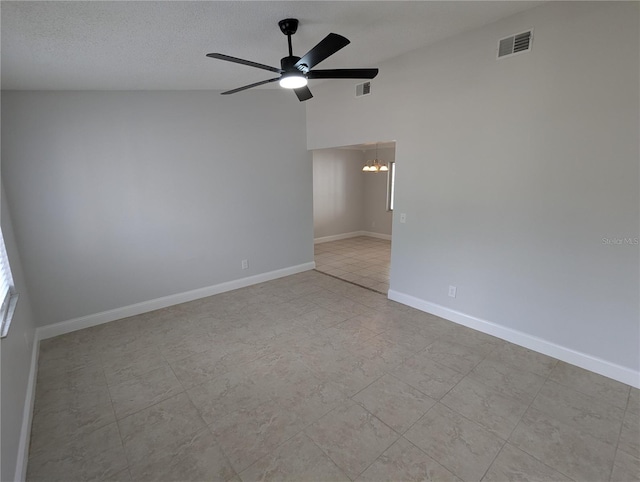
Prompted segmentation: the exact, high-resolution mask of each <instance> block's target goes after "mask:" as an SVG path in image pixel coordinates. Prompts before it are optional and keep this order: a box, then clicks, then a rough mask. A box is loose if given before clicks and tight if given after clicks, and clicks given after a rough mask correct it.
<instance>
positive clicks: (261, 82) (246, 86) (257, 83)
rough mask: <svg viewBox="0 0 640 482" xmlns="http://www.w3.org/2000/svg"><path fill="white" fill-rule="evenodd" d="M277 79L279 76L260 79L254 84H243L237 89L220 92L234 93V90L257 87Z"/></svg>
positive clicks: (225, 93)
mask: <svg viewBox="0 0 640 482" xmlns="http://www.w3.org/2000/svg"><path fill="white" fill-rule="evenodd" d="M277 80H280V77H276V78H275V79H268V80H262V81H260V82H256V83H255V84H249V85H245V86H244V87H238V88H237V89H233V90H228V91H226V92H222V95H229V94H235V93H236V92H240V91H243V90H247V89H250V88H252V87H258V86H259V85H263V84H269V83H271V82H275V81H277Z"/></svg>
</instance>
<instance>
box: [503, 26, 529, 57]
mask: <svg viewBox="0 0 640 482" xmlns="http://www.w3.org/2000/svg"><path fill="white" fill-rule="evenodd" d="M532 41H533V30H527V31H526V32H522V33H519V34H517V35H511V36H509V37H505V38H503V39H500V41H499V42H498V58H499V59H501V58H504V57H509V56H511V55H516V54H522V53H524V52H529V51H531V42H532Z"/></svg>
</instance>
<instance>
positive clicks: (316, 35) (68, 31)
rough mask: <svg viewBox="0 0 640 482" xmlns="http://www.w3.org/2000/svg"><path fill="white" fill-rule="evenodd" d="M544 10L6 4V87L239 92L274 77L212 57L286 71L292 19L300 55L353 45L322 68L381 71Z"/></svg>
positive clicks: (510, 6) (511, 5) (506, 5)
mask: <svg viewBox="0 0 640 482" xmlns="http://www.w3.org/2000/svg"><path fill="white" fill-rule="evenodd" d="M541 3H542V2H527V1H522V2H520V1H513V2H508V1H497V2H493V1H476V2H462V1H461V2H456V1H453V2H430V1H429V2H420V1H417V2H416V1H414V2H402V1H388V2H385V1H373V2H364V1H354V2H351V1H336V2H327V1H284V2H271V1H257V2H249V1H222V2H206V1H190V2H189V1H140V2H136V1H131V2H124V1H117V2H102V1H84V2H75V1H71V2H63V1H61V2H57V1H55V2H53V1H40V2H29V1H16V2H11V1H3V2H2V6H1V10H0V14H1V17H2V25H1V27H2V29H1V35H2V44H1V45H2V72H1V73H2V77H1V79H2V88H3V89H10V90H12V89H14V90H15V89H19V90H201V89H214V90H217V89H231V88H234V87H238V86H241V85H244V84H249V83H252V82H256V81H259V80H263V79H266V78H268V77H269V73H267V72H264V71H260V70H257V69H253V68H250V67H246V66H242V65H237V64H229V63H226V62H221V61H219V60H213V59H208V58H206V57H205V54H206V53H208V52H221V53H225V54H228V55H232V56H235V57H242V58H246V59H250V60H253V61H255V62H259V63H263V64H269V65H273V66H279V62H280V58H281V57H284V56H285V55H287V40H286V37H285V36H284V35H283V34H282V33H281V32H280V30H279V28H278V21H279V20H281V19H283V18H288V17H294V18H298V19H299V20H300V27H299V29H298V33H296V35H295V36H294V37H293V48H294V54H298V55H302V54H304V53H305V52H306V51H307V50H309V49H310V48H311V47H313V46H314V45H315V44H316V43H317V42H318V41H320V40H321V39H322V38H324V37H325V36H326V35H327V34H328V33H329V32H335V33H339V34H341V35H344V36H346V37H347V38H348V39H350V40H351V44H350V45H348V46H347V47H345V48H344V49H343V50H341V51H340V52H338V53H337V54H335V55H334V56H333V57H331V58H330V59H328V60H326V61H325V62H323V63H322V65H321V68H325V69H326V68H345V67H376V66H377V65H378V64H379V63H380V62H382V61H384V60H386V59H389V58H391V57H394V56H396V55H399V54H402V53H406V52H409V51H411V50H414V49H417V48H420V47H422V46H425V45H428V44H430V43H433V42H437V41H439V40H442V39H444V38H447V37H449V36H452V35H455V34H458V33H460V32H463V31H467V30H471V29H474V28H478V27H480V26H482V25H485V24H487V23H490V22H492V21H495V20H497V19H500V18H503V17H506V16H509V15H512V14H514V13H516V12H519V11H522V10H526V9H528V8H532V7H534V6H537V5H539V4H541ZM265 74H266V75H265ZM313 82H317V81H313ZM267 88H277V84H271V86H270V87H267Z"/></svg>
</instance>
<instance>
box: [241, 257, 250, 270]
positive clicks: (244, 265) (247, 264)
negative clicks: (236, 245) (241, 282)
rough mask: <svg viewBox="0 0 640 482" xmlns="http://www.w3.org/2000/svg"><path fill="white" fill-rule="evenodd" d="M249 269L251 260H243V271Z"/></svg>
mask: <svg viewBox="0 0 640 482" xmlns="http://www.w3.org/2000/svg"><path fill="white" fill-rule="evenodd" d="M248 268H249V260H247V259H243V260H242V269H248Z"/></svg>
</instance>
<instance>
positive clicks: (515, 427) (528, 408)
mask: <svg viewBox="0 0 640 482" xmlns="http://www.w3.org/2000/svg"><path fill="white" fill-rule="evenodd" d="M556 364H557V363H556ZM554 368H555V366H554ZM552 373H553V369H552V370H549V373H548V374H547V376H546V377H545V379H544V382H543V383H541V384H540V387H539V388H538V390H536V393H535V395H534V396H533V397H532V398H531V401H530V402H529V405H527V409H526V410H525V411H524V412H523V413H522V415H521V416H520V419H519V420H518V423H517V424H516V425H515V426H514V427H513V429H512V430H511V433H510V434H509V436H508V437H507V443H508V442H509V441H510V440H511V437H512V436H513V433H514V432H515V431H516V430H517V428H518V427H519V426H520V424H521V423H522V419H523V418H524V416H525V414H526V413H527V412H528V411H529V410H530V409H531V408H532V406H533V403H534V402H535V401H536V399H537V398H538V395H539V394H540V392H541V391H542V389H543V388H544V386H545V385H546V383H547V382H548V381H549V379H550V377H551V374H552ZM547 416H548V417H549V418H552V419H553V420H556V419H555V417H551V416H550V415H547ZM560 423H562V424H564V422H560ZM503 447H504V446H503ZM514 447H516V448H517V449H519V450H521V451H522V452H524V453H525V454H527V455H528V456H529V457H533V458H534V459H535V460H537V461H538V462H540V463H542V464H544V465H546V466H547V467H550V468H551V469H553V470H555V471H556V472H558V473H560V474H562V475H564V476H565V477H567V478H569V479H571V480H574V478H573V477H570V476H569V475H567V474H565V473H564V472H563V471H562V470H561V469H559V468H556V467H551V466H550V465H549V464H547V463H546V462H544V461H543V460H540V459H539V458H538V457H536V456H535V455H533V454H530V453H529V452H527V451H526V450H525V449H524V447H520V446H517V445H514ZM614 456H615V453H614ZM493 462H495V459H494V461H493ZM493 462H491V464H492V465H493ZM611 469H612V470H613V464H612V467H611ZM485 475H486V474H485Z"/></svg>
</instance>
